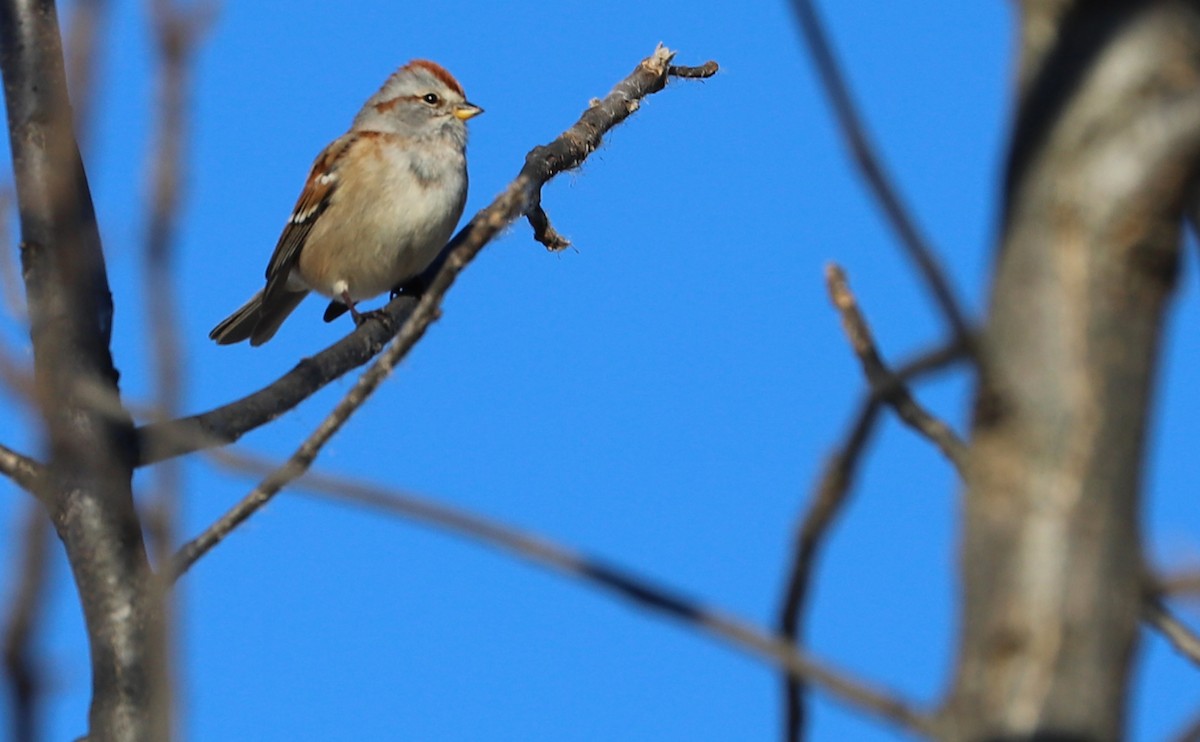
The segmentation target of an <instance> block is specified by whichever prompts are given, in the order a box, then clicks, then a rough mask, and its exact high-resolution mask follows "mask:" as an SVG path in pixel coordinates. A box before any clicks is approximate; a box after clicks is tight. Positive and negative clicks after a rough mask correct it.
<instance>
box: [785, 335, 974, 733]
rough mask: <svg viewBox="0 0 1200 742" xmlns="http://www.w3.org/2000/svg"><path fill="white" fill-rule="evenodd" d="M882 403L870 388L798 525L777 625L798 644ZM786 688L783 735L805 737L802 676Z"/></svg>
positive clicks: (946, 356)
mask: <svg viewBox="0 0 1200 742" xmlns="http://www.w3.org/2000/svg"><path fill="white" fill-rule="evenodd" d="M965 353H966V350H965V349H964V348H962V347H960V346H958V345H956V344H955V345H950V346H946V347H943V348H937V349H935V350H933V351H932V352H930V353H926V354H924V355H922V356H920V357H918V358H916V359H915V360H913V361H911V362H909V363H906V364H904V365H903V366H902V367H901V368H900V369H899V370H898V371H897V372H896V375H895V379H896V381H897V382H903V381H907V380H911V379H913V378H916V377H917V376H920V375H923V374H926V373H930V372H932V371H937V370H940V369H943V368H945V367H947V366H948V365H950V364H952V363H954V362H956V361H959V360H961V359H962V358H963V357H964V355H965ZM882 404H883V394H882V393H881V392H880V390H878V389H871V390H869V391H868V392H867V395H866V398H865V399H864V400H863V401H862V403H861V404H860V405H859V409H858V412H857V413H856V414H855V416H854V422H853V424H852V425H851V426H850V432H849V434H848V435H847V436H846V439H845V440H844V441H843V442H842V443H841V445H839V446H838V447H837V449H836V450H835V451H834V453H833V454H831V455H830V456H829V458H828V459H826V461H825V466H824V468H823V469H822V471H821V476H820V479H818V480H817V486H816V487H815V491H814V494H813V496H812V499H811V500H810V502H809V506H808V509H807V510H806V511H805V513H804V517H803V518H802V519H801V520H800V523H799V525H798V526H797V529H796V540H795V547H794V552H793V556H792V566H791V570H790V573H789V574H788V581H787V587H786V588H785V590H784V597H783V604H782V607H781V608H780V611H779V620H778V624H777V626H778V629H779V633H780V635H781V636H783V637H784V638H785V639H787V640H788V641H789V642H792V643H793V644H797V643H798V642H797V639H798V638H799V637H800V635H801V630H802V628H803V627H802V618H803V616H804V609H805V605H806V603H807V600H808V592H809V586H810V584H811V582H812V574H813V570H814V569H815V566H816V561H817V555H818V553H819V551H820V549H821V547H822V545H823V544H824V542H825V537H826V536H827V534H828V533H829V529H830V527H831V526H832V525H833V523H834V522H835V521H836V519H837V517H838V516H839V515H840V514H841V512H842V509H843V507H844V506H845V504H846V501H847V499H848V497H849V494H850V488H851V487H852V486H853V484H854V478H855V476H856V474H857V471H858V464H859V462H860V461H861V459H862V455H863V452H864V451H865V449H866V446H867V443H869V442H870V438H871V435H872V434H873V433H874V430H875V423H876V422H877V421H878V419H879V411H880V409H881V407H882ZM783 693H784V727H783V728H784V738H785V739H787V740H789V742H798V740H800V739H802V737H803V729H804V718H805V713H804V693H805V683H804V681H803V678H799V677H795V676H788V677H786V678H784V689H783Z"/></svg>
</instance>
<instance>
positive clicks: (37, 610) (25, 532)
mask: <svg viewBox="0 0 1200 742" xmlns="http://www.w3.org/2000/svg"><path fill="white" fill-rule="evenodd" d="M21 532H22V537H21V548H20V551H19V552H18V553H17V555H16V561H15V565H16V569H15V570H14V574H15V575H16V580H15V583H16V586H17V587H16V590H15V592H14V594H13V596H12V598H11V600H10V602H9V612H8V619H7V622H6V623H5V626H4V671H5V674H6V675H7V676H8V691H9V704H8V705H9V709H10V712H11V714H12V719H11V727H10V730H11V733H12V737H11V738H12V739H13V740H14V742H34V740H37V739H40V738H41V735H40V734H39V733H38V705H39V704H38V702H39V700H40V698H41V691H42V688H43V687H44V686H45V682H44V681H43V679H42V673H41V670H40V668H39V667H38V664H37V661H36V660H35V659H34V653H33V646H34V644H35V641H36V635H37V631H38V629H39V628H40V627H41V626H42V621H41V616H42V613H43V611H44V609H45V607H46V596H47V587H48V586H49V571H50V570H49V556H50V520H49V518H47V517H46V511H45V510H44V509H43V508H42V506H41V505H40V504H39V503H36V502H33V501H32V500H30V501H29V502H28V504H27V506H26V511H25V514H24V516H23V527H22V529H21Z"/></svg>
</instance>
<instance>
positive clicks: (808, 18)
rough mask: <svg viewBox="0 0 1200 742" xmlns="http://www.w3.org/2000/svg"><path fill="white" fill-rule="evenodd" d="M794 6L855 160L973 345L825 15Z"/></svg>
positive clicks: (954, 325) (953, 325)
mask: <svg viewBox="0 0 1200 742" xmlns="http://www.w3.org/2000/svg"><path fill="white" fill-rule="evenodd" d="M791 5H792V10H793V11H795V15H796V20H797V21H798V23H799V25H800V31H801V33H802V35H803V36H804V42H805V44H806V45H807V47H808V50H809V52H810V53H811V54H812V58H813V63H814V64H815V65H816V67H817V75H818V76H819V77H820V80H821V85H822V87H824V89H825V95H826V96H827V97H828V98H829V102H830V104H831V105H832V106H833V111H834V115H835V116H836V118H837V122H838V126H839V127H840V128H841V131H842V135H843V136H844V137H845V139H846V144H847V146H849V148H850V151H851V153H852V154H853V156H854V161H855V163H856V164H857V165H858V168H859V170H860V171H861V172H862V174H863V177H864V178H865V179H866V181H867V185H868V186H869V187H870V189H871V192H872V193H873V194H874V195H875V199H876V200H877V201H878V202H879V206H880V208H882V209H883V213H884V215H885V216H886V217H887V220H888V222H889V223H890V224H891V226H892V230H893V231H894V232H895V233H896V236H897V237H898V238H899V240H900V244H901V246H903V248H904V250H905V253H906V254H907V255H908V257H909V259H910V260H912V261H913V262H914V263H915V264H916V266H917V269H918V271H919V273H920V275H921V277H922V278H923V279H925V284H926V285H927V286H928V288H929V290H930V292H931V293H932V294H933V296H934V299H935V300H936V301H937V304H938V307H939V308H940V309H941V311H942V315H943V317H944V318H945V320H946V322H947V323H948V324H949V325H950V329H951V331H952V332H953V333H954V335H955V337H956V338H957V340H958V342H959V343H960V344H961V345H963V347H965V348H968V349H970V348H971V343H972V338H971V333H970V326H969V324H968V322H967V320H966V314H965V313H964V312H963V310H962V304H961V303H960V302H959V300H958V299H957V297H956V296H955V292H954V289H953V287H952V286H951V284H950V281H949V279H948V278H946V275H945V273H944V271H943V270H942V268H941V267H940V265H939V264H938V260H937V258H936V257H934V250H933V248H932V247H931V246H930V245H929V243H928V241H927V240H926V239H925V238H924V237H923V236H922V235H921V232H920V230H919V229H918V228H917V225H916V220H915V219H913V218H912V216H911V215H910V214H909V211H908V209H907V208H906V207H905V206H904V203H903V201H902V200H901V198H900V194H899V191H898V190H897V189H896V187H895V186H894V185H893V184H892V181H891V178H890V177H889V176H888V174H887V171H886V170H885V169H884V166H883V163H882V161H881V159H880V157H879V156H878V155H877V154H876V153H875V147H874V146H873V145H872V144H871V141H870V139H869V137H868V136H867V130H866V126H865V125H864V124H863V120H862V116H861V115H860V114H859V112H858V109H857V108H856V107H855V105H854V100H853V97H852V96H851V94H850V89H849V86H848V85H847V84H846V80H845V77H844V76H843V75H842V72H841V68H840V67H839V65H838V62H837V58H836V57H835V56H834V54H833V50H832V48H831V46H830V44H829V40H828V37H827V35H826V33H825V29H824V27H823V26H822V24H821V19H820V18H819V17H818V16H817V11H816V9H815V8H814V7H813V3H812V0H792V3H791Z"/></svg>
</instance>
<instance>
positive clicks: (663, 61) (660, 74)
mask: <svg viewBox="0 0 1200 742" xmlns="http://www.w3.org/2000/svg"><path fill="white" fill-rule="evenodd" d="M673 56H674V54H673V53H672V52H671V51H669V50H668V49H666V48H665V47H663V46H662V45H659V47H658V48H657V49H656V50H655V52H654V54H653V55H651V56H650V57H647V58H646V59H644V60H642V62H641V63H640V64H639V65H638V66H637V68H636V69H635V70H634V71H633V73H632V74H630V76H629V77H627V78H625V80H623V81H621V82H620V83H618V84H617V86H616V87H615V88H613V90H612V92H610V93H609V94H608V95H607V96H606V97H605V98H604V99H603V100H599V101H594V102H593V104H592V105H591V106H590V107H589V108H588V109H587V110H586V111H585V112H584V114H583V116H582V117H581V118H580V119H579V121H577V122H576V123H575V124H574V125H573V126H572V127H571V128H570V129H568V130H567V131H565V132H564V133H563V134H562V135H560V136H559V137H558V138H557V139H555V140H554V141H553V142H551V143H550V144H549V145H546V146H541V147H536V148H534V149H533V151H531V152H530V153H529V154H528V155H527V156H526V158H525V166H524V167H523V168H522V169H521V172H520V173H519V174H518V175H517V178H516V179H515V180H514V181H513V182H512V183H511V184H509V186H508V188H507V189H505V191H504V192H503V193H501V194H500V195H499V196H498V197H497V198H496V200H495V201H493V202H492V204H491V205H490V206H488V207H487V208H485V209H484V210H482V211H481V212H479V213H478V214H476V215H475V217H474V218H473V219H472V220H471V222H470V223H469V224H468V225H467V226H466V227H465V228H463V230H462V231H461V232H459V234H458V235H457V236H455V238H454V239H453V240H451V242H450V244H449V245H448V246H447V248H446V249H444V250H443V251H442V253H441V254H440V255H439V258H438V259H437V260H435V261H434V264H433V266H431V267H430V271H432V275H433V276H434V278H433V279H432V281H430V283H429V284H428V287H427V288H426V289H425V291H424V292H423V293H422V295H421V297H420V299H419V300H417V302H416V305H415V306H414V307H413V309H412V312H411V314H410V315H409V316H408V318H407V319H406V320H405V322H404V324H403V325H401V327H400V330H399V333H398V334H397V335H396V339H395V340H394V341H393V342H392V344H391V345H390V346H389V347H388V349H387V350H386V351H385V352H384V353H383V354H382V355H381V356H380V357H379V358H378V359H377V360H376V361H375V363H374V364H373V365H372V366H371V368H369V369H368V370H367V371H366V372H365V373H364V374H363V375H362V376H361V377H359V379H358V381H357V382H356V383H355V385H354V387H353V388H352V389H351V390H350V391H349V392H348V393H347V394H346V395H345V396H344V397H343V398H342V400H341V401H340V402H339V403H338V405H337V406H336V407H335V408H334V410H333V412H332V413H331V414H330V415H329V417H327V418H326V419H325V420H324V421H323V422H322V423H321V425H320V426H319V427H318V428H317V429H316V430H315V431H314V432H313V433H312V434H311V435H310V436H309V437H308V439H307V440H305V441H304V443H303V444H302V445H301V446H300V448H299V449H298V450H297V451H296V453H295V454H294V455H293V456H292V457H291V459H289V460H288V462H287V463H286V464H284V465H283V466H282V467H281V468H280V469H279V470H278V471H276V472H275V473H273V474H272V475H271V476H269V477H267V478H266V479H264V480H263V482H262V483H260V484H259V486H258V487H256V488H255V489H254V491H253V492H251V493H250V494H249V495H247V496H246V497H245V499H243V500H242V501H241V502H240V503H238V505H237V506H235V507H234V508H233V509H232V510H230V511H229V512H228V513H226V514H225V515H224V516H222V517H221V518H219V519H218V520H217V522H216V523H214V524H213V525H212V526H210V527H209V528H208V529H207V530H206V531H205V532H204V533H202V534H201V535H200V536H198V537H197V538H195V539H193V540H192V541H190V542H188V543H187V544H185V545H184V547H183V548H182V549H181V550H180V552H179V554H178V555H177V558H176V560H175V562H174V570H175V574H177V575H178V574H182V572H184V571H186V570H187V568H188V567H190V566H191V565H192V564H193V563H194V562H195V561H196V560H197V559H199V558H200V557H201V556H203V555H204V554H205V553H206V552H207V551H208V550H209V549H211V548H212V547H213V546H215V545H216V544H217V543H218V542H220V540H221V539H222V538H224V537H225V536H226V535H227V534H228V533H229V532H231V531H232V530H233V529H234V528H236V527H237V525H238V524H240V523H241V522H243V521H244V520H245V519H246V518H248V517H249V516H250V515H251V514H252V513H253V512H255V511H256V510H258V509H259V508H260V507H262V505H263V504H265V503H266V502H267V501H268V500H269V499H270V498H271V497H273V496H274V495H275V493H277V492H278V491H279V490H280V489H281V488H282V487H283V486H285V485H286V484H287V483H288V482H290V481H291V480H293V479H295V478H296V477H297V476H299V475H300V474H302V473H303V472H304V471H305V470H307V469H308V467H309V466H310V465H311V464H312V462H313V460H314V459H315V458H316V456H317V453H318V452H319V451H320V450H321V447H322V446H324V445H325V443H326V442H327V441H328V440H329V439H330V438H331V437H332V436H333V435H334V433H336V432H337V431H338V430H339V429H340V428H341V426H342V425H343V424H344V423H345V421H346V420H347V419H349V417H350V416H351V415H352V414H354V412H355V410H357V409H358V408H359V407H360V406H361V405H362V403H363V402H364V401H366V399H367V398H368V397H369V396H370V395H371V394H372V393H373V392H374V391H375V390H376V389H377V388H378V387H379V385H380V384H381V383H382V382H383V380H384V379H386V378H387V376H388V375H389V374H390V373H391V371H392V369H393V368H395V366H396V364H398V363H399V362H400V361H401V359H403V358H404V356H405V355H407V353H408V351H409V350H410V349H411V348H412V347H413V345H415V344H416V343H417V341H418V340H420V339H421V337H422V336H423V335H424V334H425V331H426V330H427V329H428V328H429V326H430V325H431V324H432V323H433V322H434V321H435V320H436V319H437V318H438V317H439V316H440V313H441V309H440V305H441V300H442V297H443V296H444V295H445V294H446V292H447V291H448V290H449V289H450V286H451V285H452V284H453V283H454V280H455V279H456V278H457V276H458V274H459V273H460V272H461V271H462V270H463V268H465V267H466V266H467V264H468V263H470V261H471V260H472V259H473V258H474V257H475V256H476V255H477V254H479V251H480V250H482V249H483V248H484V246H485V245H487V244H488V243H489V242H491V240H492V239H493V238H494V237H495V236H496V235H497V234H499V233H500V232H501V231H503V230H504V229H505V228H506V227H508V225H510V224H512V223H513V222H514V221H516V220H517V219H519V218H520V217H521V216H523V215H524V214H526V213H528V212H529V210H530V209H531V208H533V207H534V206H536V205H537V204H538V203H539V193H540V191H541V188H542V186H543V185H544V184H545V183H546V182H547V181H549V180H550V179H551V178H552V177H554V176H555V175H557V174H558V173H561V172H563V171H565V170H570V169H571V168H574V167H577V166H578V165H579V164H580V163H582V162H583V161H584V159H586V158H587V156H588V155H589V154H591V153H592V152H593V151H595V149H596V148H597V147H599V146H600V140H601V137H602V136H603V135H604V134H605V133H606V132H607V131H608V130H610V129H612V128H613V127H614V126H616V125H617V124H619V123H621V122H622V121H624V120H625V119H626V118H628V117H629V116H630V115H631V114H633V112H634V111H636V110H637V109H638V106H639V102H640V101H641V99H642V98H644V97H645V96H647V95H650V94H652V93H656V92H658V91H660V90H662V89H663V88H664V87H665V86H666V84H667V79H668V77H669V70H670V62H671V59H672V57H673ZM677 69H679V68H677ZM430 271H427V274H430ZM394 303H395V302H393V304H394ZM368 324H369V323H368Z"/></svg>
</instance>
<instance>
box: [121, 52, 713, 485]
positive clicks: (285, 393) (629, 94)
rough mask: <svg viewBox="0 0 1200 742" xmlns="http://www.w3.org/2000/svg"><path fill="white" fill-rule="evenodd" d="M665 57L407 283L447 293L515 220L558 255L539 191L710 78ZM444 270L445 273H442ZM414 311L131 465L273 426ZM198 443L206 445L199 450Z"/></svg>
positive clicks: (187, 423)
mask: <svg viewBox="0 0 1200 742" xmlns="http://www.w3.org/2000/svg"><path fill="white" fill-rule="evenodd" d="M673 56H674V55H673V53H672V52H670V51H669V50H667V49H665V48H664V47H662V46H661V45H660V46H659V48H658V49H657V50H656V51H655V53H654V55H653V56H651V57H649V58H647V59H646V60H644V61H643V62H642V63H641V64H640V65H638V68H637V69H636V70H634V72H633V74H632V75H630V76H629V77H628V78H626V79H625V80H623V81H622V82H621V83H620V84H618V85H617V86H616V87H615V88H613V90H612V92H611V93H609V94H608V95H607V96H606V97H605V98H604V99H603V100H597V101H593V103H592V105H591V106H590V107H589V108H588V109H587V110H586V111H585V112H584V114H583V116H582V117H581V118H580V119H579V121H578V122H576V123H575V125H574V126H572V127H571V128H570V129H568V130H567V131H566V132H564V133H563V134H562V135H561V136H559V137H558V138H557V139H556V140H554V141H553V142H551V143H550V144H549V145H546V146H543V147H537V148H535V149H534V150H533V151H531V152H530V153H529V154H528V155H527V156H526V159H525V167H524V168H522V170H521V172H520V174H519V175H518V176H517V178H516V180H514V181H513V182H512V183H511V184H510V185H509V187H508V188H507V190H505V191H504V193H502V194H501V195H500V196H499V197H497V198H496V200H495V201H494V202H493V203H492V205H491V206H489V207H488V208H486V209H484V210H482V211H480V212H479V213H478V214H476V215H475V217H474V218H473V219H472V220H471V221H470V222H469V223H468V224H467V226H465V227H463V229H462V230H461V231H460V232H459V233H458V234H457V235H455V236H454V239H452V240H451V241H450V243H449V244H447V245H446V247H445V248H443V249H442V251H441V253H440V254H439V255H438V257H437V258H436V259H435V260H434V261H433V263H432V264H431V265H430V266H429V267H428V268H427V269H426V270H425V272H424V273H423V274H422V275H421V277H420V278H419V279H417V281H415V282H414V283H417V284H420V285H424V286H428V287H431V288H430V290H429V291H430V292H433V288H432V287H434V286H435V285H436V286H438V289H437V291H436V292H433V293H435V294H436V295H437V296H438V297H440V292H444V291H445V290H446V289H448V288H449V284H450V283H452V282H453V280H454V277H455V276H457V275H458V272H459V271H460V270H462V268H463V266H465V265H466V263H467V262H469V261H470V260H471V259H472V258H474V256H475V255H476V254H477V253H478V252H479V251H480V250H482V249H483V247H484V246H485V245H487V244H488V243H489V242H491V240H492V239H494V238H495V237H496V236H497V235H498V234H500V233H501V232H502V231H503V230H504V229H505V228H506V227H507V226H508V225H510V224H512V223H513V222H514V221H516V220H517V219H519V218H521V217H522V216H527V217H529V218H530V220H531V223H532V224H533V226H534V229H535V236H536V238H537V239H538V240H539V241H540V242H542V243H543V244H545V245H547V247H550V248H551V249H559V248H561V247H564V246H565V244H563V243H565V240H563V239H562V238H561V237H560V236H559V235H558V233H557V232H555V231H554V230H553V228H552V227H550V225H549V219H548V217H546V214H545V212H544V211H542V210H541V188H542V186H543V185H545V184H546V183H547V182H548V181H549V180H550V179H551V178H553V177H554V176H556V175H558V174H559V173H562V172H565V171H567V170H571V169H573V168H575V167H578V166H579V165H580V164H581V163H582V162H583V161H584V160H585V159H586V158H587V157H588V155H590V154H591V153H592V152H593V151H594V150H595V149H596V148H597V147H599V146H600V140H601V137H603V135H604V134H606V133H607V132H608V131H609V130H610V129H612V128H613V127H614V126H616V125H617V124H620V123H621V122H622V121H624V120H625V119H627V118H628V117H629V116H630V115H632V114H633V113H634V112H635V111H636V110H637V109H638V106H639V105H640V101H641V99H642V98H644V97H645V96H647V95H651V94H653V93H657V92H658V91H660V90H662V89H663V88H664V87H665V86H666V83H667V80H668V78H670V77H680V78H685V79H696V78H705V77H710V76H712V75H713V74H715V73H716V71H717V64H716V63H715V62H707V63H705V64H704V65H701V66H699V67H684V66H679V65H672V64H670V62H671V58H672V57H673ZM447 265H450V266H451V268H449V269H448V270H444V269H445V267H446V266H447ZM417 305H418V297H415V296H410V295H407V294H401V295H400V296H398V297H396V298H395V299H393V300H392V301H391V302H389V303H388V304H387V306H385V307H384V308H383V309H382V310H380V311H379V312H375V313H372V317H373V319H372V321H368V322H364V323H363V324H362V325H360V326H359V327H358V328H356V329H355V330H354V331H353V332H351V333H350V334H349V335H347V336H346V337H345V338H343V339H342V340H340V341H338V342H337V343H335V344H334V345H332V346H330V347H329V348H327V349H325V350H324V351H321V352H320V353H318V354H317V355H315V356H312V357H310V358H306V359H304V360H302V361H301V362H300V363H298V364H297V365H296V367H295V368H293V369H292V370H291V371H289V372H288V373H286V374H284V375H283V376H282V377H280V378H279V379H278V380H276V381H275V382H273V383H272V384H270V385H268V386H267V387H265V388H263V389H261V390H259V391H257V392H254V393H252V394H250V395H247V396H246V397H243V398H242V399H239V400H237V401H235V402H231V403H229V404H226V405H223V406H221V407H218V408H216V409H213V410H210V411H208V412H205V413H202V414H199V415H192V416H190V417H185V418H180V419H178V420H172V421H169V422H164V423H152V424H150V425H144V426H142V427H141V428H139V429H138V441H139V458H138V465H139V466H145V465H146V464H152V463H155V462H157V461H162V460H164V459H168V458H172V457H174V456H181V455H183V454H186V453H191V452H192V451H195V450H197V449H199V448H202V447H211V446H220V445H224V444H226V443H232V442H234V441H236V440H237V439H238V438H240V437H241V436H243V435H245V434H246V433H248V432H249V431H251V430H254V429H255V428H257V427H259V426H261V425H264V424H266V423H268V422H270V421H272V420H274V419H275V418H277V417H279V416H280V415H282V414H284V413H286V412H287V411H289V410H291V409H292V408H293V407H295V406H296V405H297V404H299V403H300V402H302V401H303V400H305V399H307V398H308V397H310V396H311V395H312V394H314V393H315V392H316V391H317V390H319V389H321V388H322V387H324V386H325V385H326V384H328V383H329V382H331V381H333V380H334V379H337V378H339V377H341V376H342V375H343V374H345V373H347V372H348V371H351V370H353V369H355V368H358V367H359V366H362V365H363V364H365V363H366V362H367V361H369V360H371V359H372V358H373V357H375V355H376V354H378V353H379V352H380V351H381V350H382V349H383V347H384V346H385V345H386V344H387V343H388V342H389V341H390V340H392V339H393V338H394V337H395V336H396V335H397V333H398V332H400V330H401V328H403V327H410V326H417V325H422V324H424V325H427V324H428V322H429V321H431V318H430V317H426V318H425V319H414V312H415V311H416V309H417ZM422 311H423V312H427V311H428V309H424V310H422ZM422 331H423V327H422ZM202 442H207V443H206V444H205V445H199V444H200V443H202Z"/></svg>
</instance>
